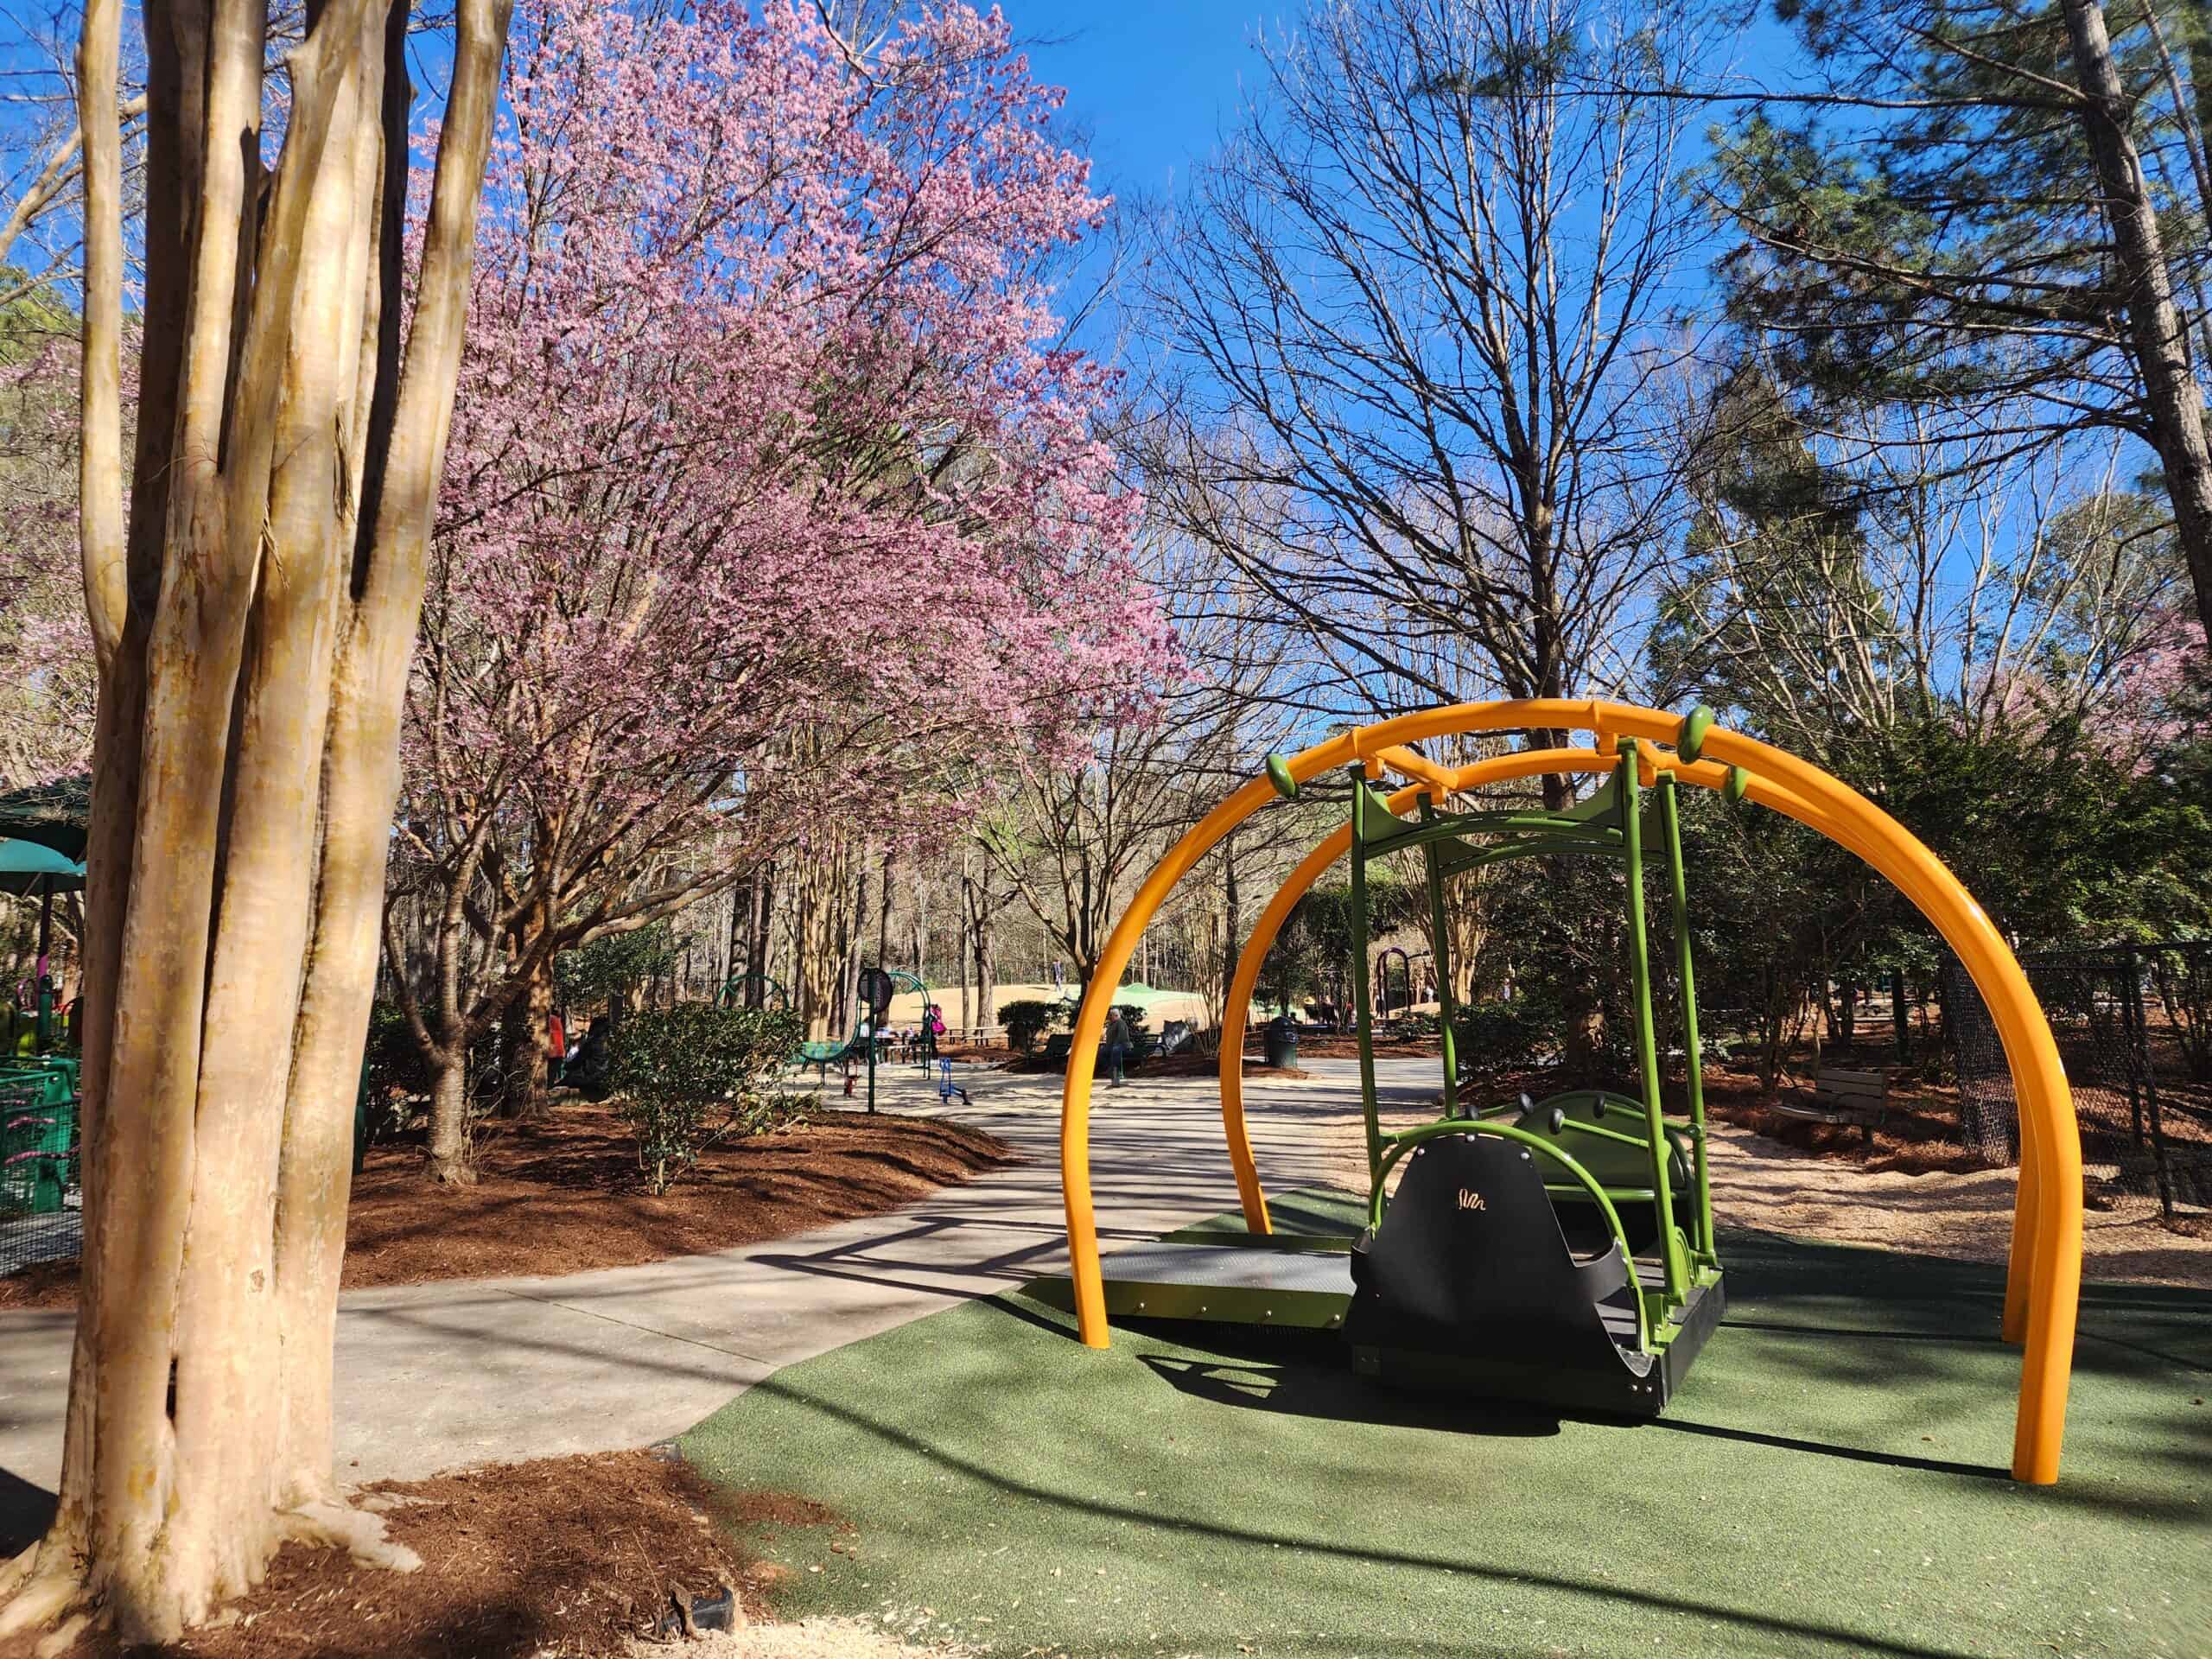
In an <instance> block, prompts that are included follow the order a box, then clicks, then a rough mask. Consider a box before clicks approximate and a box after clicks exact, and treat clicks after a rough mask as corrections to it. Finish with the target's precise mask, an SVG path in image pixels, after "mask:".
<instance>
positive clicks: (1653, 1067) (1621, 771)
mask: <svg viewBox="0 0 2212 1659" xmlns="http://www.w3.org/2000/svg"><path fill="white" fill-rule="evenodd" d="M1640 755H1641V749H1640V746H1639V745H1638V744H1637V741H1636V739H1634V738H1632V737H1624V738H1623V739H1622V740H1621V743H1620V756H1621V760H1620V766H1619V767H1618V769H1617V770H1616V771H1615V772H1614V773H1613V776H1614V779H1616V787H1615V804H1616V805H1617V807H1618V810H1619V812H1620V815H1621V847H1622V851H1623V852H1624V854H1625V855H1626V857H1627V861H1628V936H1629V968H1630V978H1631V980H1632V982H1633V983H1634V986H1635V990H1636V1053H1637V1062H1638V1065H1637V1070H1638V1071H1639V1072H1640V1074H1641V1077H1642V1080H1643V1123H1644V1131H1645V1133H1646V1134H1647V1135H1649V1137H1650V1146H1651V1192H1652V1198H1653V1202H1654V1205H1655V1207H1656V1209H1657V1211H1658V1212H1659V1251H1660V1259H1661V1260H1662V1262H1664V1264H1665V1268H1666V1274H1667V1279H1666V1301H1667V1306H1669V1308H1670V1309H1671V1308H1675V1307H1679V1306H1681V1305H1682V1303H1683V1302H1684V1301H1685V1300H1687V1299H1688V1294H1689V1287H1688V1284H1687V1282H1686V1279H1687V1274H1686V1273H1685V1272H1684V1268H1685V1267H1686V1265H1687V1264H1686V1263H1685V1262H1683V1260H1682V1251H1681V1240H1680V1239H1679V1238H1678V1236H1676V1234H1675V1195H1674V1192H1673V1191H1672V1189H1671V1187H1670V1186H1669V1183H1668V1179H1667V1147H1668V1142H1667V1126H1666V1120H1665V1119H1664V1118H1662V1116H1660V1115H1659V1039H1658V1033H1657V1032H1656V1030H1654V1028H1653V1021H1652V1018H1651V958H1650V954H1649V937H1648V935H1647V934H1646V932H1645V930H1644V924H1643V798H1642V789H1641V785H1640V780H1639V779H1637V763H1638V760H1639V759H1640ZM1634 1271H1635V1269H1634V1268H1633V1267H1631V1268H1630V1272H1631V1273H1632V1272H1634ZM1639 1294H1641V1293H1640V1292H1639Z"/></svg>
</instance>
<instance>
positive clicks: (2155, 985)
mask: <svg viewBox="0 0 2212 1659" xmlns="http://www.w3.org/2000/svg"><path fill="white" fill-rule="evenodd" d="M2020 965H2021V967H2022V968H2023V969H2025V970H2026V973H2027V976H2028V982H2029V983H2030V984H2031V986H2032V987H2033V988H2034V989H2035V994H2036V998H2037V1001H2039V1002H2041V1003H2042V1004H2043V1010H2044V1017H2045V1018H2047V1019H2048V1020H2050V1029H2051V1033H2052V1035H2054V1036H2055V1037H2056V1039H2058V1052H2059V1058H2061V1060H2063V1062H2064V1064H2065V1067H2066V1078H2067V1082H2068V1083H2069V1085H2070V1086H2071V1088H2072V1090H2073V1094H2074V1109H2075V1116H2076V1117H2077V1118H2078V1120H2079V1122H2080V1124H2081V1129H2082V1180H2083V1185H2084V1189H2085V1190H2084V1194H2083V1196H2084V1198H2085V1200H2086V1202H2087V1203H2088V1205H2090V1206H2091V1207H2092V1208H2094V1209H2097V1210H2100V1211H2108V1212H2117V1213H2120V1214H2123V1215H2127V1214H2133V1215H2144V1216H2149V1215H2154V1214H2155V1215H2157V1216H2158V1217H2161V1218H2162V1219H2164V1220H2167V1221H2172V1220H2176V1219H2179V1218H2184V1217H2204V1216H2206V1215H2207V1214H2208V1213H2212V939H2205V940H2182V941H2168V942H2165V943H2162V944H2126V945H2113V946H2109V947H2102V948H2099V949H2094V950H2047V951H2039V952H2034V953H2031V954H2029V955H2027V956H2024V957H2021V959H2020ZM1944 979H1945V983H1944V991H1945V1001H1946V1004H1947V1009H1948V1016H1949V1024H1950V1029H1951V1037H1952V1041H1953V1045H1954V1047H1955V1053H1956V1057H1957V1062H1958V1074H1959V1104H1960V1111H1959V1118H1960V1128H1961V1132H1962V1133H1963V1134H1964V1135H1965V1137H1966V1140H1967V1144H1968V1145H1969V1146H1971V1147H1974V1149H1975V1150H1976V1151H1977V1152H1979V1153H1980V1154H1981V1155H1982V1156H1983V1157H1985V1158H1986V1159H1988V1160H1990V1161H1991V1162H1993V1163H1999V1164H2012V1163H2017V1162H2018V1160H2019V1155H2020V1127H2019V1109H2018V1101H2017V1099H2016V1098H2015V1096H2014V1095H2013V1091H2012V1072H2011V1071H2010V1070H2009V1069H2008V1068H2007V1067H2006V1065H2005V1051H2004V1048H2003V1046H2001V1045H2000V1044H1999V1041H1998V1038H1997V1027H1996V1025H1995V1023H1994V1022H1993V1020H1991V1019H1990V1016H1989V1010H1988V1007H1987V1006H1986V1004H1985V1003H1984V1002H1983V1001H1982V1000H1981V995H1980V992H1979V991H1977V990H1976V989H1975V988H1974V982H1973V981H1972V980H1971V979H1969V978H1968V977H1967V973H1966V969H1965V968H1964V967H1963V966H1962V965H1961V963H1959V962H1958V961H1957V959H1956V958H1953V959H1952V960H1951V961H1950V962H1949V963H1948V964H1947V967H1946V971H1945V976H1944Z"/></svg>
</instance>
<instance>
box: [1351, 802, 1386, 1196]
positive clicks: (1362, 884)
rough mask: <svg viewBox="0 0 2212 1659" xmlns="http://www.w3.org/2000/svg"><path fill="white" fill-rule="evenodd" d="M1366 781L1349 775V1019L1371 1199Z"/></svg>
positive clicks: (1374, 1174) (1377, 1161)
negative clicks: (1356, 1051) (1364, 828)
mask: <svg viewBox="0 0 2212 1659" xmlns="http://www.w3.org/2000/svg"><path fill="white" fill-rule="evenodd" d="M1366 791H1367V778H1366V775H1365V773H1364V772H1363V771H1362V770H1361V769H1360V768H1358V767H1357V766H1355V767H1354V768H1352V774H1351V983H1352V1003H1351V1006H1352V1020H1353V1023H1354V1025H1355V1027H1356V1028H1357V1029H1356V1033H1355V1034H1356V1035H1357V1039H1358V1041H1359V1110H1360V1116H1361V1118H1362V1119H1363V1121H1364V1122H1365V1123H1366V1125H1367V1188H1368V1197H1369V1198H1370V1200H1371V1199H1372V1198H1374V1196H1375V1193H1376V1189H1377V1188H1378V1187H1379V1185H1381V1182H1382V1179H1383V1125H1382V1122H1381V1121H1380V1119H1379V1118H1378V1116H1377V1115H1376V1109H1375V1007H1374V1002H1373V1001H1372V999H1371V998H1370V997H1369V995H1368V994H1367V837H1366V836H1365V835H1364V834H1363V833H1362V825H1361V823H1360V819H1361V816H1362V814H1361V810H1360V809H1361V807H1362V806H1363V804H1365V800H1366Z"/></svg>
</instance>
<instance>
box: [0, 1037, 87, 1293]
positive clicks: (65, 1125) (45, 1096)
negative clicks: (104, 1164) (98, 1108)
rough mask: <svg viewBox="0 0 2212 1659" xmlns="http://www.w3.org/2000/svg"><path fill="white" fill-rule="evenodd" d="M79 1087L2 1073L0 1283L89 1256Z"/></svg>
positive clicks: (56, 1078)
mask: <svg viewBox="0 0 2212 1659" xmlns="http://www.w3.org/2000/svg"><path fill="white" fill-rule="evenodd" d="M84 1243H85V1214H84V1196H83V1190H82V1188H81V1187H80V1186H79V1184H78V1179H77V1098H76V1089H75V1080H74V1078H73V1077H69V1076H67V1075H66V1074H64V1073H60V1072H46V1073H31V1074H29V1075H25V1074H19V1073H4V1072H0V1277H4V1276H5V1275H7V1274H11V1273H20V1272H22V1270H23V1269H24V1268H28V1267H32V1266H35V1265H36V1264H37V1263H39V1262H73V1261H75V1260H76V1259H77V1256H78V1255H79V1252H80V1251H82V1249H84Z"/></svg>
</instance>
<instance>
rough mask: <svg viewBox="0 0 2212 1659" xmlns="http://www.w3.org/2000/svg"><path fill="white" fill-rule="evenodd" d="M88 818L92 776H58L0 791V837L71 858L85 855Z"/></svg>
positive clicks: (90, 810) (79, 857)
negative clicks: (44, 781)
mask: <svg viewBox="0 0 2212 1659" xmlns="http://www.w3.org/2000/svg"><path fill="white" fill-rule="evenodd" d="M91 823H92V776H91V774H90V773H86V775H85V776H83V777H79V778H60V779H55V780H54V782H52V783H50V784H31V785H27V786H25V787H24V788H22V789H12V790H10V791H7V792H6V793H5V794H0V836H8V837H10V839H12V840H16V841H29V842H37V843H38V845H40V846H41V847H51V848H52V849H54V851H55V852H57V853H60V854H63V855H67V857H70V858H73V859H81V858H82V857H84V855H85V841H86V834H87V831H88V828H89V826H90V825H91Z"/></svg>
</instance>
